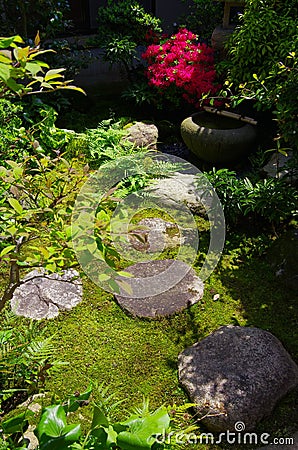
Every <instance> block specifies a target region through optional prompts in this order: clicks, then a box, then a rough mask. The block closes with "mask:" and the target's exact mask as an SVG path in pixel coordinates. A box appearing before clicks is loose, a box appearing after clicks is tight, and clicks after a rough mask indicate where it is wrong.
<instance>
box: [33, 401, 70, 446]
mask: <svg viewBox="0 0 298 450" xmlns="http://www.w3.org/2000/svg"><path fill="white" fill-rule="evenodd" d="M65 427H66V414H65V411H64V409H63V407H62V406H61V405H52V406H48V407H47V408H45V409H44V411H43V413H42V415H41V418H40V421H39V424H38V425H37V427H36V435H37V437H38V438H40V437H41V436H42V435H43V434H46V435H48V436H60V435H61V434H62V432H63V430H64V428H65Z"/></svg>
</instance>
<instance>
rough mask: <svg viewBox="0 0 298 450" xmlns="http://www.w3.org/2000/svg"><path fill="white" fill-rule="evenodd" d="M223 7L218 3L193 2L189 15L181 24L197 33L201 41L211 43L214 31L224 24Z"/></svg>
mask: <svg viewBox="0 0 298 450" xmlns="http://www.w3.org/2000/svg"><path fill="white" fill-rule="evenodd" d="M222 6H223V5H222V4H221V3H220V2H218V1H213V0H193V1H192V2H190V3H189V4H188V11H187V14H185V15H184V16H183V17H181V18H180V20H179V22H180V24H181V25H183V26H185V27H186V28H188V29H189V30H191V31H192V32H193V33H196V34H197V35H198V36H199V39H200V40H205V41H207V42H210V40H211V35H212V31H213V30H214V28H215V27H216V26H217V25H220V24H221V22H222V16H223V8H222Z"/></svg>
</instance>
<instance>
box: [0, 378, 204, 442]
mask: <svg viewBox="0 0 298 450" xmlns="http://www.w3.org/2000/svg"><path fill="white" fill-rule="evenodd" d="M100 390H101V392H102V394H103V395H102V400H101V401H100V402H99V403H95V402H92V406H93V416H92V421H91V423H90V424H89V427H88V428H89V429H88V431H87V432H83V430H82V427H81V424H78V423H76V424H68V423H67V422H68V416H69V414H70V413H74V412H76V411H77V410H78V409H79V408H82V407H84V406H86V405H88V403H89V402H90V400H91V399H92V386H89V387H88V390H87V391H85V392H83V393H81V394H80V393H79V392H77V393H76V394H75V395H71V396H69V397H68V398H67V399H66V400H65V401H64V402H61V403H57V404H52V405H50V406H47V407H46V408H44V409H43V411H42V414H41V416H40V418H39V421H38V424H37V426H36V429H35V431H34V433H35V435H36V436H37V438H38V442H39V445H38V450H47V449H51V450H54V449H55V450H56V449H57V450H58V449H59V450H67V449H73V450H75V449H76V450H84V449H85V450H88V449H89V450H95V449H97V450H108V449H119V450H128V449H131V450H133V449H135V450H140V449H144V450H145V449H147V450H150V449H155V450H162V449H169V450H170V449H173V448H175V447H176V445H175V439H174V435H175V433H176V434H177V433H178V432H180V433H182V432H184V435H183V436H182V435H181V436H182V437H184V436H185V439H186V437H187V434H190V433H191V432H194V431H195V430H196V429H197V428H198V427H197V426H195V425H194V424H193V421H192V417H191V415H190V414H189V413H188V412H187V410H188V409H189V408H191V407H193V406H194V405H193V404H191V403H188V404H185V405H183V406H176V405H173V406H171V407H166V406H160V407H159V408H158V409H156V410H155V411H151V410H150V409H149V401H148V400H145V399H144V401H143V404H142V406H141V407H140V408H136V409H135V410H134V411H133V413H132V414H130V415H129V416H128V417H127V418H126V419H122V420H121V421H119V422H115V421H113V420H111V417H110V411H111V410H112V409H114V408H115V407H117V406H119V403H121V402H115V403H113V404H111V399H112V398H113V394H111V395H110V396H109V397H107V396H106V395H105V394H106V389H102V388H101V386H100ZM32 415H33V414H32V412H31V411H29V412H28V411H26V412H25V413H22V414H19V415H17V416H16V417H15V418H13V419H8V420H6V421H4V423H3V424H2V428H3V434H2V437H1V435H0V444H2V445H3V446H5V447H4V448H7V447H6V444H7V445H9V448H11V449H22V450H25V449H27V448H28V447H27V445H26V441H25V440H24V439H22V435H23V433H24V432H25V431H26V429H27V427H28V418H29V417H30V416H32ZM20 437H21V439H19V438H20ZM18 439H19V440H21V443H22V447H21V448H20V447H19V446H18V443H17V442H18ZM180 439H181V438H180ZM176 440H177V438H176ZM1 448H2V447H1Z"/></svg>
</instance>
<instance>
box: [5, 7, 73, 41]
mask: <svg viewBox="0 0 298 450" xmlns="http://www.w3.org/2000/svg"><path fill="white" fill-rule="evenodd" d="M0 9H1V14H2V15H1V25H0V34H1V35H2V36H7V35H12V34H21V35H22V36H24V37H25V38H28V37H31V38H32V37H34V35H35V33H36V31H37V30H40V33H41V35H42V37H43V39H45V38H47V39H48V38H52V37H54V36H55V35H57V33H59V32H61V31H62V32H65V30H66V29H68V28H69V27H70V21H69V20H68V19H67V18H66V15H67V13H68V12H69V10H70V6H69V2H68V1H67V0H26V1H18V0H9V1H7V0H0Z"/></svg>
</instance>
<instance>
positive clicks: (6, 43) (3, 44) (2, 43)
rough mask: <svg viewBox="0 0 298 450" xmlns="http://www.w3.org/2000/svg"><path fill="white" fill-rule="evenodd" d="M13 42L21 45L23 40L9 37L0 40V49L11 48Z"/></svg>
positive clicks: (17, 37)
mask: <svg viewBox="0 0 298 450" xmlns="http://www.w3.org/2000/svg"><path fill="white" fill-rule="evenodd" d="M14 42H18V43H20V44H21V43H23V42H24V41H23V39H22V38H21V36H18V35H16V36H11V37H7V38H0V48H8V47H10V46H11V44H13V43H14Z"/></svg>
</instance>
